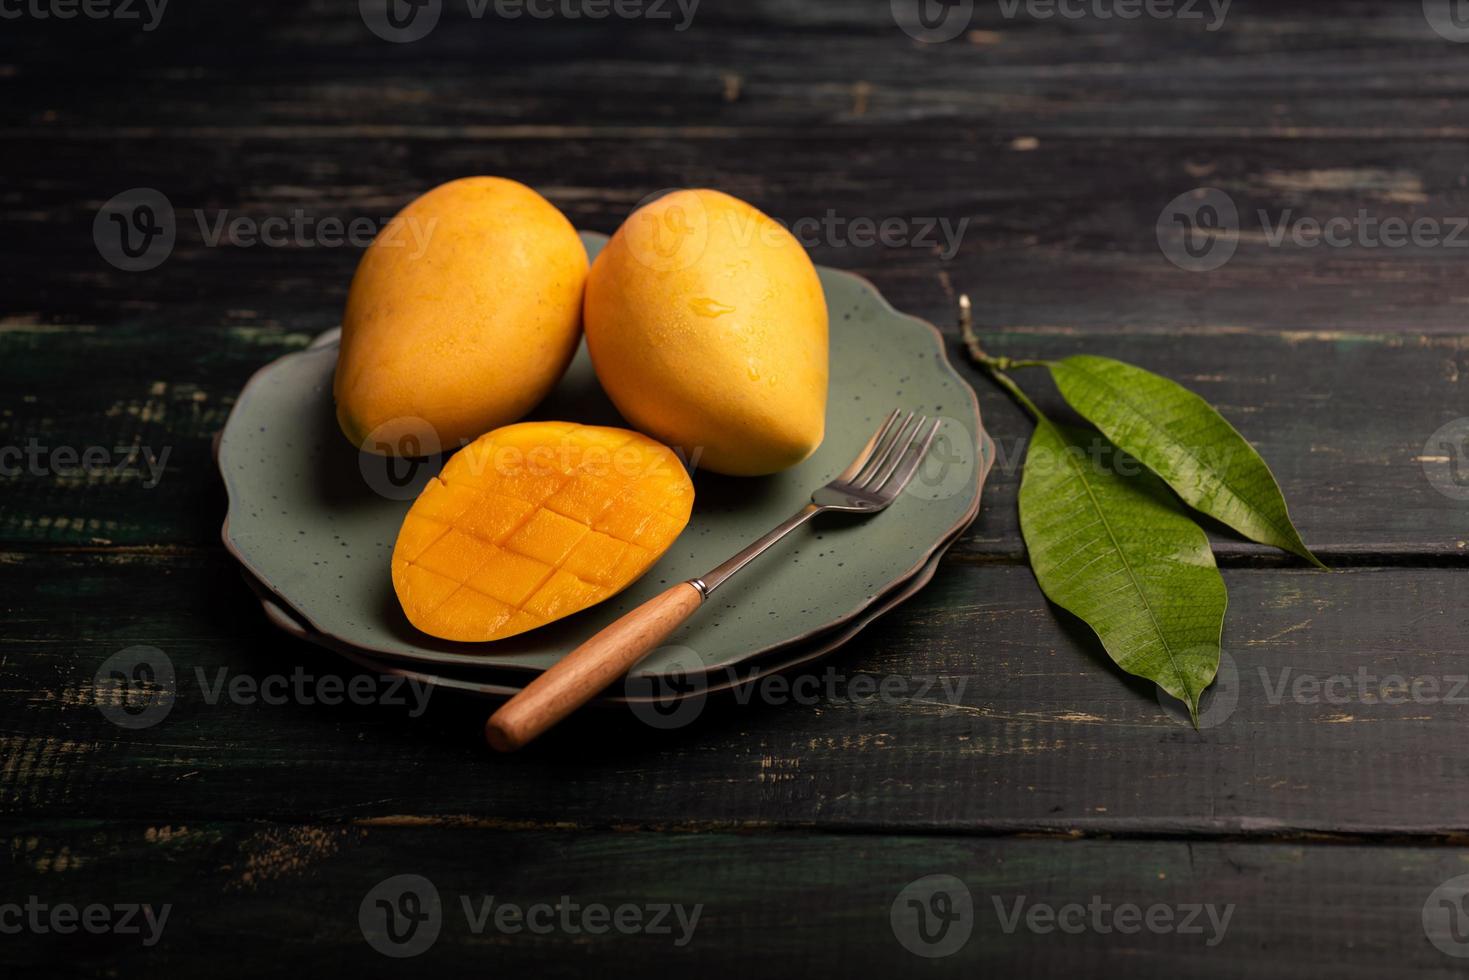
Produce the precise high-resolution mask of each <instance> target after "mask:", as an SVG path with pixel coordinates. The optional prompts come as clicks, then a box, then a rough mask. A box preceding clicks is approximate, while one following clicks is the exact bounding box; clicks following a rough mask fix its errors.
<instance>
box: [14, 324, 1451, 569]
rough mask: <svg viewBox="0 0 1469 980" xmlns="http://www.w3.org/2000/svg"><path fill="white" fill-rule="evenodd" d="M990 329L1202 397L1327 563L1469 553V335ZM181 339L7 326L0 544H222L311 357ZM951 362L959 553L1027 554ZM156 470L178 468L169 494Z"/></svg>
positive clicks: (977, 556)
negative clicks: (1127, 366) (965, 444)
mask: <svg viewBox="0 0 1469 980" xmlns="http://www.w3.org/2000/svg"><path fill="white" fill-rule="evenodd" d="M946 328H948V329H950V330H952V327H950V326H949V325H947V324H946ZM981 329H982V330H983V332H984V339H985V342H986V343H987V344H988V345H989V346H990V347H991V348H992V349H993V350H994V351H995V352H997V353H1004V354H1009V355H1013V356H1020V357H1061V356H1065V355H1066V354H1069V353H1081V352H1087V353H1099V354H1108V355H1112V356H1120V357H1124V358H1127V359H1130V360H1132V361H1134V362H1136V363H1139V364H1142V365H1143V366H1145V367H1148V368H1151V369H1153V370H1155V371H1159V372H1161V373H1163V374H1166V375H1168V376H1170V377H1172V378H1174V379H1175V380H1177V381H1179V382H1181V383H1183V384H1185V385H1188V386H1189V387H1191V388H1194V389H1195V390H1197V391H1198V392H1200V393H1201V394H1202V395H1204V397H1206V398H1208V399H1210V400H1211V401H1213V402H1214V403H1215V404H1216V405H1218V406H1219V407H1220V409H1221V410H1222V411H1223V412H1224V414H1225V415H1226V416H1227V417H1228V418H1230V419H1231V421H1233V422H1234V423H1235V424H1236V425H1237V426H1238V428H1239V429H1240V430H1241V431H1242V432H1244V434H1245V435H1246V437H1248V438H1249V439H1250V440H1251V441H1252V442H1254V443H1255V445H1256V446H1257V447H1258V448H1259V450H1260V451H1261V453H1262V454H1263V455H1264V457H1265V459H1266V460H1267V461H1268V462H1269V463H1270V464H1271V466H1272V467H1273V469H1274V470H1275V473H1276V474H1277V476H1278V477H1279V479H1280V481H1281V484H1282V486H1283V487H1284V489H1285V493H1286V499H1287V500H1288V501H1289V503H1290V505H1291V508H1292V512H1293V514H1294V516H1295V518H1296V521H1297V524H1298V525H1299V526H1300V527H1301V529H1302V531H1303V533H1304V534H1305V536H1306V539H1307V541H1308V542H1309V543H1310V544H1311V545H1312V547H1314V548H1315V549H1317V551H1318V552H1320V553H1321V554H1323V555H1324V556H1326V557H1327V558H1328V559H1329V560H1334V561H1337V562H1340V563H1358V564H1362V563H1396V562H1400V561H1403V560H1407V559H1426V560H1435V561H1441V562H1447V563H1457V562H1460V561H1465V560H1469V558H1466V557H1465V556H1466V550H1465V539H1466V528H1465V525H1464V515H1465V513H1466V510H1465V508H1466V506H1469V504H1466V501H1465V500H1464V499H1461V498H1462V497H1464V496H1469V469H1466V467H1465V463H1464V461H1463V460H1462V459H1460V460H1455V458H1454V457H1455V456H1456V455H1457V454H1456V452H1455V451H1454V450H1453V449H1452V443H1450V446H1449V448H1445V447H1444V446H1440V445H1437V444H1430V438H1431V437H1432V436H1433V435H1434V433H1435V432H1436V431H1438V430H1439V429H1440V427H1441V426H1443V425H1445V424H1447V423H1449V422H1451V421H1453V420H1455V419H1458V418H1462V417H1463V416H1464V413H1465V412H1466V411H1469V403H1466V401H1465V398H1464V393H1463V391H1462V388H1463V384H1462V383H1461V380H1460V378H1461V376H1462V375H1463V374H1464V373H1465V372H1466V369H1469V365H1466V356H1469V352H1466V348H1465V346H1464V343H1463V342H1462V340H1461V339H1460V338H1456V337H1422V336H1420V337H1395V336H1380V335H1378V336H1362V335H1352V334H1337V333H1321V334H1317V333H1311V332H1305V331H1302V332H1295V333H1289V334H1283V335H1260V334H1251V333H1245V334H1233V333H1226V334H1223V335H1219V334H1212V333H1192V332H1189V333H1184V334H1181V335H1177V334H1172V335H1170V334H1157V333H1152V332H1147V331H1133V330H1129V331H1125V332H1124V331H1117V332H1109V333H1099V332H1078V331H1071V330H994V329H989V328H986V327H985V326H984V325H983V324H981ZM169 336H171V337H176V339H171V340H169V341H167V342H166V343H163V344H160V340H159V337H158V334H157V333H156V331H155V330H154V329H153V327H152V326H151V325H150V321H149V320H147V319H141V320H132V321H130V322H128V323H121V324H113V325H107V326H103V325H77V326H70V327H55V328H50V327H42V326H36V325H29V326H28V325H16V326H15V328H14V329H11V330H9V331H7V332H0V388H3V390H4V391H5V392H6V395H5V396H3V397H4V398H6V399H8V404H9V409H8V413H6V414H0V447H12V448H11V450H10V452H11V453H12V455H11V456H10V457H7V458H5V459H3V460H0V462H5V463H7V464H8V465H9V466H10V467H11V469H10V470H9V471H7V472H4V473H0V487H3V488H4V490H3V495H0V542H4V543H6V544H8V545H10V546H12V547H13V546H17V545H27V546H31V545H59V546H66V547H99V546H107V545H118V546H134V547H136V546H145V545H162V546H201V545H202V546H213V544H214V543H215V542H217V541H218V533H219V524H220V521H221V519H222V517H223V512H224V506H225V501H224V494H223V491H222V489H221V488H220V487H219V486H218V478H217V476H216V474H215V470H214V467H213V463H212V458H211V450H210V443H211V439H212V437H213V434H214V433H215V432H216V431H218V429H219V428H220V427H221V426H222V425H223V424H224V419H225V417H226V416H227V414H228V410H229V407H230V405H231V404H232V403H233V400H234V396H235V394H236V393H237V392H238V390H239V388H240V386H241V385H243V383H244V381H245V379H246V378H248V377H249V375H250V374H251V373H252V372H253V371H254V370H255V369H256V367H258V366H259V365H261V364H262V363H264V362H266V361H268V360H270V359H272V358H273V357H275V356H278V355H279V354H281V353H284V352H287V351H289V350H292V349H297V348H299V347H301V346H304V344H305V343H306V342H307V341H308V339H309V338H310V336H311V333H310V332H309V331H306V330H286V329H283V328H281V327H279V326H277V327H276V328H273V329H272V328H262V327H258V326H254V325H243V324H242V325H233V324H230V323H229V322H227V321H226V322H224V323H219V324H218V325H215V326H211V327H198V328H196V329H194V330H193V331H190V332H180V333H177V334H170V335H169ZM950 353H951V356H952V357H953V358H954V359H955V361H956V363H959V364H960V369H961V371H963V372H964V374H965V376H966V377H967V378H968V379H969V380H970V382H971V383H972V384H974V386H975V388H976V390H977V391H978V392H979V395H980V401H981V405H982V408H983V412H984V419H985V424H986V426H987V427H988V429H989V431H990V433H991V435H992V436H993V437H994V438H995V440H996V442H997V444H998V450H999V461H998V464H997V465H996V467H995V469H994V471H993V473H992V475H991V477H990V482H989V485H988V487H987V488H986V492H985V509H984V510H983V512H982V513H981V514H980V517H979V520H978V521H977V522H976V523H975V525H974V527H973V528H972V529H971V530H970V532H969V533H968V534H967V535H966V536H965V537H964V538H963V539H962V540H961V541H960V543H959V544H958V546H957V547H956V549H955V557H956V558H957V559H960V560H974V561H1008V562H1015V561H1019V560H1020V559H1021V554H1022V550H1023V545H1022V543H1021V541H1020V537H1019V531H1018V527H1017V524H1016V517H1015V496H1016V489H1017V486H1018V482H1019V473H1020V464H1021V462H1022V460H1023V459H1024V453H1025V446H1026V442H1027V440H1028V437H1029V433H1030V423H1029V421H1028V419H1026V418H1025V417H1023V416H1022V415H1021V413H1020V411H1019V410H1018V409H1017V408H1015V407H1014V406H1013V405H1012V404H1011V403H1010V402H1009V401H1008V400H1007V399H1005V398H1004V397H1003V396H1002V395H1001V394H1000V393H999V392H998V390H997V389H995V388H994V387H993V386H992V385H990V384H989V383H988V382H987V381H986V380H985V379H984V378H983V377H982V376H981V375H980V373H979V372H978V371H976V370H973V369H971V368H969V367H968V366H967V365H966V364H964V363H963V361H962V354H961V353H960V352H959V351H958V349H957V345H955V346H953V347H951V351H950ZM77 363H90V364H98V365H102V364H106V365H110V366H111V367H110V368H109V369H106V370H99V371H97V372H96V373H94V374H92V375H90V376H89V377H88V379H87V383H85V384H69V385H57V384H52V383H48V382H47V380H46V379H49V378H56V377H62V376H65V374H66V373H67V372H69V371H72V370H74V365H76V364H77ZM1022 381H1023V382H1024V383H1025V384H1026V385H1027V386H1028V387H1030V388H1032V389H1033V390H1034V391H1036V392H1037V393H1038V394H1039V395H1042V396H1046V397H1044V398H1043V402H1044V404H1046V405H1047V406H1059V404H1060V403H1059V397H1058V396H1055V395H1054V394H1053V393H1052V391H1051V386H1050V383H1049V379H1048V378H1047V377H1046V376H1045V374H1044V372H1028V373H1026V374H1025V375H1023V376H1022ZM32 445H34V446H35V447H38V448H42V449H45V450H47V452H45V453H37V454H31V455H30V458H32V459H36V460H39V464H38V465H36V466H35V467H34V468H33V466H32V463H31V462H29V461H27V460H23V459H20V458H19V457H17V455H16V454H17V453H18V452H28V450H29V447H31V446H32ZM93 446H96V447H102V448H104V449H105V450H106V451H107V453H108V456H109V459H110V460H111V465H109V466H107V467H102V468H99V469H98V470H96V471H94V472H92V473H90V474H86V473H78V472H76V469H77V466H78V464H77V463H76V462H74V461H73V462H71V463H70V465H69V466H68V465H60V464H66V463H67V459H65V458H61V459H58V458H56V457H55V456H54V455H53V453H54V451H55V450H57V449H60V448H63V447H70V448H71V449H72V450H73V451H75V452H76V453H77V454H81V453H82V452H84V451H85V450H86V449H88V448H89V447H93ZM165 451H167V452H168V456H167V457H164V455H163V454H164V452H165ZM133 453H135V455H134V456H133V457H132V459H131V461H130V462H128V459H129V454H133ZM149 454H151V456H150V455H149ZM150 459H152V460H154V461H157V462H158V463H161V464H162V465H163V469H162V475H161V477H160V478H159V480H158V482H157V485H156V486H155V485H152V472H151V471H150V469H149V465H148V464H149V461H150ZM123 463H126V465H122V466H121V469H120V471H118V466H119V464H123ZM938 465H941V463H940V464H938ZM1430 476H1433V477H1435V478H1436V479H1439V480H1440V483H1439V484H1438V485H1436V484H1435V482H1434V481H1433V480H1431V479H1430ZM1455 479H1457V480H1458V481H1459V482H1454V481H1455ZM1444 481H1447V482H1444ZM1440 486H1443V487H1446V488H1447V489H1448V490H1449V491H1450V493H1445V492H1444V491H1443V490H1441V489H1440V488H1439V487H1440ZM1215 540H1216V546H1217V548H1218V550H1219V552H1220V554H1221V556H1222V557H1223V559H1224V560H1225V561H1226V562H1234V563H1240V562H1248V563H1260V562H1273V563H1288V562H1289V559H1287V558H1286V557H1284V556H1281V555H1278V554H1277V553H1275V552H1273V551H1272V550H1271V549H1267V548H1263V547H1260V546H1257V545H1253V544H1250V543H1247V542H1244V541H1241V540H1239V539H1238V538H1236V537H1234V536H1232V535H1231V534H1230V533H1229V532H1227V531H1223V532H1221V533H1219V534H1217V535H1216V536H1215Z"/></svg>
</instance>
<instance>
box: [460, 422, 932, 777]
mask: <svg viewBox="0 0 1469 980" xmlns="http://www.w3.org/2000/svg"><path fill="white" fill-rule="evenodd" d="M900 413H901V409H894V410H893V412H892V413H891V414H890V415H888V417H887V418H886V419H885V420H884V421H883V423H882V425H880V426H878V429H877V431H876V432H874V433H873V434H872V438H871V439H869V440H867V445H865V446H863V447H862V451H861V452H860V453H858V454H857V458H856V459H854V460H852V465H850V466H848V467H847V468H846V469H844V470H842V472H841V473H839V474H837V476H836V478H835V479H833V480H832V481H831V482H830V483H828V484H826V486H824V487H820V488H819V489H817V490H816V492H815V493H813V494H811V502H810V503H809V504H807V505H806V506H805V507H802V508H801V509H800V510H798V511H797V512H796V513H795V514H793V515H791V517H790V518H789V519H787V520H786V521H784V522H783V523H781V524H779V525H777V526H776V527H775V528H774V529H772V530H771V531H770V532H769V533H768V534H766V535H765V536H764V537H762V538H760V539H759V540H757V541H756V542H755V543H754V544H752V545H750V546H749V547H748V548H746V549H745V550H744V551H741V552H740V553H739V554H737V555H735V556H734V557H732V558H730V559H729V560H728V561H726V562H724V563H723V564H722V565H719V566H717V567H716V568H714V569H713V570H711V571H710V572H708V573H707V574H705V575H703V576H701V577H700V578H695V579H689V580H688V581H687V582H680V583H679V584H678V585H675V586H674V587H673V588H671V589H669V590H668V591H666V592H664V593H662V594H661V595H657V596H654V597H653V598H652V599H649V600H648V601H647V602H645V603H643V604H642V605H641V606H638V607H637V608H636V609H634V610H632V611H631V612H629V613H628V614H627V615H625V616H623V617H622V618H620V619H618V620H617V621H616V622H614V623H612V624H611V625H609V626H607V627H605V628H603V629H602V630H601V632H599V633H597V634H596V635H595V636H593V637H592V638H591V639H589V640H587V641H586V642H585V643H583V644H582V645H581V646H579V647H577V648H576V649H575V650H573V651H571V652H570V653H568V654H567V655H566V656H565V657H563V658H561V660H559V661H558V662H557V663H555V664H554V665H552V666H551V667H550V669H548V670H547V671H546V672H545V673H543V674H541V675H540V676H539V677H537V678H536V679H535V680H533V681H531V682H530V683H529V684H527V685H526V686H525V689H524V690H522V691H521V692H520V693H519V694H517V695H515V696H514V697H513V698H511V699H510V700H509V701H507V702H506V703H505V704H504V705H503V706H501V708H500V709H499V710H498V711H496V712H495V713H494V714H493V715H491V716H490V719H489V721H487V722H485V739H486V741H488V742H489V743H490V745H491V746H492V747H493V748H495V749H496V750H498V751H500V752H513V751H514V750H516V749H518V748H520V747H521V746H523V745H525V744H526V743H527V742H529V741H531V740H532V739H534V738H535V737H537V736H538V735H541V734H542V733H543V732H545V731H546V730H547V729H549V728H550V727H551V726H553V725H555V724H556V723H557V722H559V721H561V720H562V719H563V718H565V717H566V716H567V715H569V714H571V713H572V712H573V711H575V710H576V709H577V708H579V707H581V706H582V705H583V704H586V703H587V702H588V701H589V700H591V699H592V697H593V696H594V695H596V694H597V692H599V691H601V690H603V689H604V688H606V687H607V685H609V684H611V683H612V682H613V681H615V680H617V678H618V677H620V676H622V675H623V674H625V673H627V672H628V671H629V670H631V669H632V667H633V665H634V664H636V663H637V662H638V661H639V660H641V659H642V658H643V657H645V656H646V655H647V654H648V653H649V652H650V651H652V650H653V649H654V648H655V647H657V646H658V644H659V643H661V642H662V641H663V640H664V639H666V638H667V637H668V635H669V634H670V633H672V632H673V631H674V630H675V629H677V628H678V627H679V625H680V624H682V623H683V622H684V620H686V619H688V618H689V617H690V616H692V615H693V614H694V613H695V612H696V611H697V610H698V609H699V607H700V606H702V605H703V604H704V602H705V601H706V600H707V599H708V598H709V596H711V595H712V594H713V593H714V590H715V589H717V588H719V587H720V586H721V585H723V584H724V583H725V582H727V581H729V579H730V576H732V575H734V574H735V573H736V572H738V571H739V570H740V569H742V568H744V567H745V566H746V565H748V564H750V562H752V561H754V560H755V559H756V558H758V557H760V556H761V555H762V554H764V553H765V552H766V551H769V550H770V548H771V546H773V545H774V544H775V543H776V542H777V541H779V540H780V539H781V538H783V537H785V536H786V535H787V534H790V533H791V532H792V531H794V530H795V529H796V528H798V527H800V526H801V525H802V524H805V523H806V522H807V521H809V520H811V518H813V517H815V516H816V515H817V514H824V513H827V512H831V511H835V512H838V513H843V514H859V515H861V516H864V517H867V516H871V515H872V514H876V513H878V512H879V511H883V510H886V509H887V507H888V505H889V504H891V503H892V502H893V501H894V500H896V499H897V497H898V494H900V493H902V492H903V488H904V487H906V486H907V485H908V482H909V481H910V480H912V479H913V474H914V473H916V472H917V471H918V465H919V464H920V463H921V462H922V461H923V457H924V456H925V455H926V454H927V453H928V449H929V446H930V445H931V444H932V443H933V437H934V435H935V434H936V433H937V432H938V429H939V423H940V421H941V420H938V419H934V420H932V423H931V424H930V420H929V419H928V418H927V417H926V416H923V415H918V416H915V415H914V413H913V412H909V413H907V415H905V416H903V418H902V421H901V422H900V421H899V420H898V416H899V414H900Z"/></svg>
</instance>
